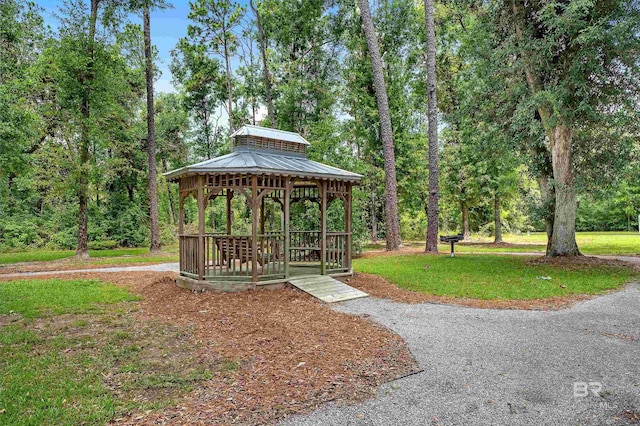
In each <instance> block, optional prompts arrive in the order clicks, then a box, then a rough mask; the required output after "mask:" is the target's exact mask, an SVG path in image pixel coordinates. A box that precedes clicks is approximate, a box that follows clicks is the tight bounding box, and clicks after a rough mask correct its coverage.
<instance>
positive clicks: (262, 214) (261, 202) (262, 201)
mask: <svg viewBox="0 0 640 426" xmlns="http://www.w3.org/2000/svg"><path fill="white" fill-rule="evenodd" d="M260 233H261V234H262V235H264V197H262V198H261V199H260Z"/></svg>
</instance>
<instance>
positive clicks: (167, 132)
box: [0, 0, 640, 251]
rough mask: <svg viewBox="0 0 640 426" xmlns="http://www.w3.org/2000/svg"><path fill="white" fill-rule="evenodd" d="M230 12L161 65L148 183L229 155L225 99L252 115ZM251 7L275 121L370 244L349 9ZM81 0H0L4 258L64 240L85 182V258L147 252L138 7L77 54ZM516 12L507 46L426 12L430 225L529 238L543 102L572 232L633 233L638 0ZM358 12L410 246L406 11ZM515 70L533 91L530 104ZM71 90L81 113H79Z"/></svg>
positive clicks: (414, 199) (226, 3)
mask: <svg viewBox="0 0 640 426" xmlns="http://www.w3.org/2000/svg"><path fill="white" fill-rule="evenodd" d="M242 4H244V3H242V2H233V1H231V0H198V1H194V2H192V5H191V6H190V9H189V13H190V14H189V17H188V19H189V30H188V34H187V35H186V37H185V38H183V39H181V40H179V42H178V43H177V45H176V47H175V48H174V50H173V51H172V57H171V59H170V60H171V65H170V69H171V73H172V78H173V81H174V84H175V87H176V89H177V91H178V93H172V94H157V96H156V139H157V149H158V150H157V154H158V167H159V170H160V171H162V172H164V171H168V170H171V169H175V168H179V167H182V166H184V165H186V164H188V163H193V162H196V161H200V160H203V159H205V158H211V157H214V156H217V155H221V154H224V153H226V152H228V150H229V140H228V134H229V130H230V129H229V125H228V122H227V117H226V114H225V113H224V110H225V109H228V108H229V106H228V97H229V95H231V98H232V106H233V109H234V114H233V119H234V121H235V123H236V124H237V125H239V124H241V123H244V122H254V120H257V121H260V115H261V114H260V113H261V111H262V110H264V104H265V99H264V90H265V89H264V81H263V76H262V69H261V67H262V61H261V59H262V58H260V57H259V54H260V53H259V50H258V45H257V34H256V32H255V25H254V22H253V21H252V19H254V17H253V14H251V13H246V10H245V7H244V6H243V5H242ZM255 4H256V7H257V8H258V10H259V11H260V15H261V18H262V20H261V22H262V24H263V26H264V30H265V36H266V45H267V66H268V68H269V69H268V71H269V73H270V75H271V83H272V92H273V93H272V94H273V99H274V104H275V110H276V111H275V112H276V119H277V122H276V123H275V124H274V127H278V128H281V129H284V130H293V131H298V132H301V133H302V134H303V136H304V137H306V138H307V139H308V140H310V141H311V142H312V146H311V147H310V150H309V155H310V157H311V158H312V159H314V160H318V161H321V162H326V163H328V164H332V165H335V166H338V167H341V168H345V169H348V170H352V171H355V172H357V173H360V174H362V175H363V176H364V178H363V180H362V183H361V185H360V186H359V187H356V188H355V189H354V192H353V212H354V213H353V241H354V247H356V248H360V247H362V246H363V245H365V244H366V243H367V241H368V240H370V239H371V233H372V228H373V226H374V225H373V224H374V223H376V226H377V233H378V235H377V237H378V238H383V237H384V235H385V229H384V228H385V223H384V217H385V214H384V210H385V205H384V200H385V197H384V195H385V194H384V173H383V170H382V165H383V160H382V146H381V143H380V138H379V121H378V117H377V108H376V99H375V93H374V90H373V84H372V76H371V67H370V63H369V59H368V52H367V50H366V49H367V47H366V42H365V39H364V36H363V33H362V28H361V22H360V17H359V16H358V13H357V10H356V7H355V2H353V1H347V0H339V1H336V2H324V1H319V0H313V1H302V2H300V1H298V2H292V1H288V0H261V1H256V2H255ZM88 5H89V2H88V1H86V0H85V1H82V0H69V1H66V2H64V4H63V5H62V7H61V8H60V9H59V10H58V11H57V12H56V16H58V18H59V19H58V18H56V19H58V22H57V23H56V25H55V28H56V30H55V31H51V30H50V29H48V28H47V27H46V26H45V25H44V22H45V20H43V17H42V11H41V9H39V8H38V7H37V6H35V5H33V4H31V3H24V2H22V3H21V2H18V1H16V0H6V1H3V2H2V3H1V4H0V12H1V13H0V27H1V28H0V55H1V58H2V60H0V250H2V251H16V250H27V249H33V248H36V247H39V248H42V247H47V248H51V249H55V248H59V249H73V248H75V246H76V244H77V236H78V231H77V228H78V207H77V205H78V184H79V178H80V176H81V175H83V173H85V172H86V175H87V176H88V179H89V182H88V194H87V195H88V199H89V200H88V215H89V221H88V222H89V243H90V245H91V247H96V248H98V247H111V246H112V245H113V244H114V242H115V244H117V245H118V246H123V247H134V246H139V245H144V244H146V243H147V238H148V232H147V230H146V228H147V227H148V218H147V217H148V199H147V193H146V179H147V158H146V155H145V135H146V130H145V128H146V127H145V117H146V107H145V105H144V93H145V86H144V67H143V53H142V46H143V43H142V31H141V28H140V26H139V25H136V24H134V23H133V20H132V19H131V18H132V17H131V16H130V15H129V13H131V12H133V13H139V9H140V7H141V2H139V1H134V2H120V1H114V2H111V1H109V2H107V1H102V2H100V8H99V13H98V33H97V37H96V42H95V47H94V58H93V59H92V58H90V57H89V55H88V49H87V48H88V45H89V35H88V33H87V28H88V21H89V7H88ZM516 5H522V7H523V10H522V11H521V15H522V17H523V18H524V21H523V28H522V30H523V31H524V33H525V37H524V41H522V40H519V39H518V37H517V36H516V35H514V31H515V27H514V25H515V22H516V20H515V19H514V17H515V15H514V14H513V9H512V5H511V3H500V2H498V3H496V2H494V3H491V2H488V3H487V2H484V3H483V2H472V3H469V2H462V1H449V2H441V3H438V4H437V5H436V25H437V31H436V35H437V47H438V51H437V68H438V101H439V108H440V111H441V115H440V120H441V121H440V126H441V128H440V135H441V136H440V138H441V146H442V150H441V156H440V165H441V166H440V167H441V174H440V176H441V178H440V191H441V198H440V199H441V202H440V206H439V208H440V212H441V214H440V227H441V229H442V232H443V233H444V232H457V231H459V230H460V222H461V211H462V207H463V205H465V206H466V207H468V209H469V223H470V226H471V229H472V230H473V231H481V232H483V233H486V234H488V233H491V232H493V227H494V224H493V200H494V197H495V196H496V195H498V196H499V197H500V199H501V204H502V208H501V215H502V220H503V222H502V223H503V228H504V230H505V231H507V232H508V231H510V232H518V231H520V232H526V231H531V230H543V229H544V225H545V222H544V221H545V218H546V217H547V216H548V212H549V209H550V206H549V204H548V203H547V202H546V201H545V200H543V199H542V196H543V195H542V193H541V191H540V190H539V183H540V181H541V177H543V176H544V175H545V174H546V175H548V174H549V173H550V157H549V146H548V145H549V143H548V129H549V125H545V124H544V123H542V117H541V116H540V113H539V111H540V110H541V108H542V109H547V110H548V111H551V112H550V113H549V116H550V117H549V123H553V122H566V123H569V124H571V125H572V126H573V129H574V138H573V145H574V146H573V150H574V154H575V155H574V163H575V164H574V168H575V172H576V176H577V179H578V184H579V188H580V189H581V194H580V197H579V200H580V203H579V208H578V219H577V227H578V229H583V230H599V229H611V230H624V229H629V228H632V227H635V226H637V223H636V222H637V214H638V213H639V212H640V198H639V194H640V189H639V188H638V187H637V185H636V183H635V182H638V181H639V179H640V174H639V172H638V168H637V164H638V158H639V148H638V140H639V139H638V135H640V129H639V128H638V123H640V120H639V119H638V115H637V114H638V108H637V97H638V87H640V84H638V75H640V72H638V71H639V69H638V67H639V61H638V52H639V51H640V50H639V49H638V46H639V42H638V34H639V32H638V28H639V25H640V23H639V18H638V17H639V14H638V5H637V2H633V1H629V0H607V1H605V2H593V1H592V0H571V1H566V2H561V3H553V2H551V3H550V2H543V1H534V2H524V3H522V2H516ZM151 6H152V8H163V7H165V6H167V4H166V3H165V2H163V1H158V2H156V1H154V2H152V4H151ZM372 6H373V10H372V13H373V17H374V20H375V25H376V28H377V30H378V33H379V41H380V46H381V50H382V56H383V60H384V67H385V69H384V72H385V79H386V81H387V86H388V87H387V90H388V93H389V104H390V110H391V118H392V125H393V130H394V142H395V148H396V169H397V175H398V196H399V201H400V206H399V210H400V217H401V233H402V237H403V238H404V239H410V240H412V239H417V240H418V239H422V238H423V234H424V230H425V229H424V228H425V220H424V217H425V206H426V201H427V196H428V194H427V185H426V180H427V176H428V167H427V162H426V156H427V152H426V147H427V142H426V119H425V114H426V107H427V106H426V103H427V96H426V87H425V86H426V84H425V75H424V66H423V65H424V64H423V62H424V49H425V40H426V37H425V29H424V10H423V9H422V7H423V6H422V3H421V2H412V1H407V0H389V1H385V2H378V3H375V2H373V3H372ZM170 13H173V12H170ZM521 15H518V16H521ZM225 48H226V49H225ZM157 59H165V60H166V59H167V58H157ZM227 65H229V67H228V69H227ZM525 66H530V67H531V69H533V70H534V71H535V72H536V73H538V74H539V75H540V76H541V81H543V82H544V83H545V87H544V88H542V89H541V90H540V91H538V92H537V93H536V94H535V95H532V94H531V91H530V88H529V87H528V84H527V81H526V78H525V76H524V69H525ZM87 76H91V77H92V78H91V79H90V80H91V81H90V83H89V80H87V79H86V78H85V77H87ZM87 85H90V87H89V88H90V90H89V92H90V98H89V102H90V104H91V114H90V117H89V119H86V118H85V117H84V116H83V114H82V113H81V112H82V110H81V103H82V100H83V97H82V95H83V93H86V91H85V89H86V88H87V87H88V86H87ZM229 89H230V90H229ZM83 126H87V128H88V136H89V137H88V141H89V147H88V149H89V161H88V163H86V164H81V162H80V148H81V146H82V143H83V141H81V140H80V135H81V134H82V129H83ZM236 127H237V126H236ZM550 184H551V187H553V182H550ZM158 189H159V210H160V221H161V230H162V238H163V241H164V243H169V244H171V243H175V237H176V233H177V230H176V215H177V203H178V192H177V188H176V186H175V185H170V184H168V183H167V182H166V181H165V180H164V178H163V177H160V178H159V179H158ZM216 203H217V204H216ZM216 203H214V205H213V206H212V207H210V208H209V210H208V213H207V219H206V220H207V226H212V227H213V225H215V227H216V229H217V230H222V229H223V228H224V224H225V221H226V218H225V217H224V215H225V212H224V206H223V204H224V203H218V202H217V201H216ZM336 205H337V204H336ZM338 207H339V206H338ZM338 207H335V206H331V209H330V211H329V225H330V228H334V229H339V228H340V227H341V226H342V224H343V220H344V219H343V218H342V216H341V210H340V208H338ZM268 209H269V210H268V215H269V219H268V226H271V225H272V224H271V222H273V226H274V227H276V226H277V225H279V221H278V220H277V214H278V211H279V210H278V207H277V206H272V207H269V208H268ZM185 212H186V218H187V222H188V223H187V229H191V230H193V229H194V226H195V221H196V217H197V209H196V208H195V205H194V203H193V200H189V201H187V205H186V207H185ZM294 213H295V214H296V215H298V216H296V219H295V221H297V222H296V223H294V224H293V225H294V226H295V227H300V228H304V227H306V228H310V229H313V228H317V223H318V216H317V209H316V208H315V207H313V206H311V205H309V206H305V205H300V206H296V207H294ZM233 214H234V217H236V218H237V221H236V222H235V224H234V231H235V232H241V233H246V232H248V230H249V229H250V218H249V217H248V213H247V209H246V206H245V205H243V201H242V199H241V198H238V199H237V200H234V203H233Z"/></svg>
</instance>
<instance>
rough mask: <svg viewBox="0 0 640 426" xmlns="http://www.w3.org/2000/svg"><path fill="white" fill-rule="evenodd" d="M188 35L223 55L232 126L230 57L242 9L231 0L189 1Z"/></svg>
mask: <svg viewBox="0 0 640 426" xmlns="http://www.w3.org/2000/svg"><path fill="white" fill-rule="evenodd" d="M190 7H191V11H190V12H189V19H191V20H192V21H193V24H191V25H189V28H188V34H189V38H190V39H191V40H192V41H193V42H195V44H199V45H202V46H203V47H204V48H205V49H206V52H207V53H208V54H214V55H218V56H220V57H222V59H223V61H224V66H225V86H226V95H227V113H228V114H229V128H230V130H231V131H233V130H234V129H235V117H234V113H233V74H232V71H231V59H232V57H233V56H235V53H236V50H237V48H238V38H237V36H236V35H235V33H234V29H235V28H237V27H238V26H239V25H240V23H241V20H242V16H243V15H244V12H245V9H244V8H243V7H242V6H240V5H239V4H237V3H234V2H233V1H230V0H196V1H195V2H193V3H190Z"/></svg>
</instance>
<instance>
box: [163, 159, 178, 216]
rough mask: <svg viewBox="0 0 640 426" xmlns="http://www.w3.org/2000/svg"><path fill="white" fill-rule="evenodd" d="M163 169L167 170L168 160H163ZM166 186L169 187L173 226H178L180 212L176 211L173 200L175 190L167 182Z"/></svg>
mask: <svg viewBox="0 0 640 426" xmlns="http://www.w3.org/2000/svg"><path fill="white" fill-rule="evenodd" d="M162 167H163V168H164V170H165V171H166V170H167V160H166V159H163V160H162ZM164 183H165V185H166V186H167V193H168V194H169V208H170V209H171V218H172V219H173V224H174V225H177V224H178V212H177V211H176V202H175V201H174V198H173V190H172V188H171V185H170V184H169V182H168V181H167V180H165V181H164Z"/></svg>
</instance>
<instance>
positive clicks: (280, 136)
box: [231, 124, 311, 145]
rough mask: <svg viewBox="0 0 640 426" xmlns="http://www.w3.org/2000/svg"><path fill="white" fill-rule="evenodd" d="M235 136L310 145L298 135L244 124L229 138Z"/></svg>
mask: <svg viewBox="0 0 640 426" xmlns="http://www.w3.org/2000/svg"><path fill="white" fill-rule="evenodd" d="M236 136H257V137H260V138H267V139H276V140H280V141H287V142H297V143H301V144H303V145H311V144H310V143H309V141H307V140H306V139H305V138H303V137H302V136H301V135H300V134H299V133H295V132H287V131H286V130H277V129H271V128H268V127H260V126H253V125H251V124H245V125H244V126H242V127H240V128H239V129H238V130H236V131H235V132H233V133H232V134H231V138H235V137H236Z"/></svg>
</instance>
